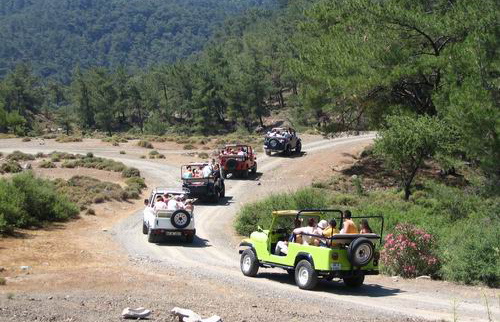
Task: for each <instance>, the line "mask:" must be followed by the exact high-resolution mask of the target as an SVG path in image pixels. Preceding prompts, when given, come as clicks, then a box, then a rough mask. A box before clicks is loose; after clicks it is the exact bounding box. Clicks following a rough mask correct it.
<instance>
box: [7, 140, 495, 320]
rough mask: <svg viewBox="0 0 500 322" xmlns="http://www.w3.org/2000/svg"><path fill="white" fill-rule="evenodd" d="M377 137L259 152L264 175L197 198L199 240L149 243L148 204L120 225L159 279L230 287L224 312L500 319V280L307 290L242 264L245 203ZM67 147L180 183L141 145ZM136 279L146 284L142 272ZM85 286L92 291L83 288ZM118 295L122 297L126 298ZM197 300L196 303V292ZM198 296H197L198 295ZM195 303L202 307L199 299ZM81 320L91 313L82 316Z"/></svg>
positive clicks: (126, 241) (255, 316)
mask: <svg viewBox="0 0 500 322" xmlns="http://www.w3.org/2000/svg"><path fill="white" fill-rule="evenodd" d="M372 139H373V135H371V134H368V135H362V136H356V137H343V138H337V139H334V140H317V141H314V142H311V143H308V144H305V145H304V148H303V149H304V151H306V154H305V155H304V156H303V157H297V158H282V157H275V156H273V157H267V156H260V155H259V159H258V163H259V170H258V172H259V173H261V175H259V176H258V178H257V179H249V180H226V198H225V199H224V201H223V202H221V203H220V204H219V205H217V206H216V205H202V204H198V205H196V208H195V209H196V210H195V213H196V218H195V220H196V229H197V236H196V239H195V242H194V243H193V244H192V245H190V244H184V243H182V242H180V241H178V240H176V239H171V240H168V241H166V242H165V243H162V244H150V243H148V242H147V240H146V237H145V236H144V235H143V234H142V232H141V225H142V212H141V211H139V212H137V213H135V214H133V215H132V216H130V217H127V218H126V219H124V220H122V221H120V222H119V223H118V224H116V225H115V227H114V228H113V229H112V231H111V234H112V235H113V236H114V239H115V240H116V242H117V243H119V244H120V245H121V246H122V247H123V249H124V250H125V251H126V253H127V254H128V255H129V262H130V263H131V265H134V267H135V268H137V269H138V270H140V271H142V272H144V273H145V274H148V276H149V277H148V279H149V280H151V279H153V280H154V278H155V275H158V276H159V275H163V274H168V275H170V276H172V278H173V279H175V280H176V281H181V282H182V283H185V286H184V287H180V289H181V291H180V292H181V294H180V295H181V296H182V292H184V293H189V292H190V290H191V289H192V288H193V284H194V289H196V285H198V286H199V287H203V288H204V289H205V288H206V289H207V290H211V291H212V290H214V292H219V293H220V294H224V295H225V296H224V297H223V299H221V298H219V295H213V298H215V299H218V301H220V306H219V308H218V309H217V308H213V310H215V311H216V312H218V314H219V315H223V313H225V316H226V320H227V321H286V320H296V321H302V320H308V319H309V318H314V317H315V318H316V319H317V320H320V321H330V320H333V319H338V318H344V319H347V320H353V321H358V320H363V321H364V320H366V321H374V320H384V321H392V320H420V319H426V320H454V319H455V318H456V319H458V320H460V321H488V320H492V317H493V320H494V319H498V317H499V316H500V310H499V309H500V308H499V302H498V299H497V296H498V295H497V292H496V290H491V289H485V290H482V289H480V288H476V287H464V286H458V285H454V284H452V283H446V282H436V281H428V280H403V279H396V278H390V277H382V276H375V277H369V278H367V279H366V282H365V283H366V284H365V285H364V286H363V287H362V288H361V289H359V290H355V291H352V290H348V289H346V288H345V287H344V286H343V285H342V283H340V282H326V281H325V282H321V283H320V285H319V287H318V289H317V290H316V291H309V292H308V291H303V290H299V289H298V288H297V287H296V286H295V285H294V281H293V280H292V279H290V278H289V277H288V275H287V274H286V272H284V271H282V270H272V269H265V270H264V269H262V270H261V271H260V274H259V275H258V277H257V278H248V277H244V276H243V275H242V274H241V272H240V270H239V255H238V251H237V249H238V239H239V237H238V236H235V235H234V232H233V229H232V221H233V219H234V215H235V213H236V212H237V211H238V209H239V207H241V205H242V204H244V203H246V202H249V201H252V200H255V199H258V198H261V197H263V196H265V195H267V194H269V193H272V192H286V191H291V190H293V189H296V188H298V187H300V186H303V185H307V184H309V183H310V181H311V178H308V177H307V175H308V174H309V173H315V172H316V171H315V169H314V167H315V166H319V165H320V164H321V162H324V160H325V158H326V159H331V163H336V162H337V163H338V162H341V157H342V155H344V157H345V155H349V153H353V152H355V151H356V150H358V151H359V150H360V147H362V146H365V145H367V144H368V143H370V142H371V141H372ZM18 148H19V147H17V146H8V144H5V143H2V144H1V145H0V151H2V152H10V151H12V150H14V149H18ZM353 149H354V150H353ZM22 150H23V151H24V152H31V153H34V152H38V151H52V150H54V147H53V146H50V147H40V146H33V147H26V148H23V149H22ZM57 150H58V151H67V152H74V153H76V152H78V153H86V152H89V151H92V152H94V154H96V155H98V156H104V157H112V158H113V159H115V160H119V161H122V162H124V163H126V164H127V165H129V166H134V167H137V168H139V169H140V170H141V173H142V174H143V175H144V176H145V177H146V178H147V179H148V182H149V183H150V187H151V186H169V187H170V186H176V185H179V184H180V182H179V170H178V166H177V165H169V164H160V163H156V162H152V161H148V160H141V159H139V158H137V157H135V156H132V155H131V156H129V155H125V156H124V155H119V154H118V152H117V151H118V149H114V148H111V147H100V148H97V149H96V148H95V147H92V146H88V147H85V146H83V147H82V146H79V147H76V146H67V147H65V146H58V147H57ZM170 152H171V153H181V151H170ZM311 168H312V169H311ZM291 174H292V175H291ZM304 174H305V175H304ZM259 183H260V184H259ZM153 272H154V273H153ZM143 279H144V280H146V279H145V278H143ZM135 282H137V283H138V284H139V285H141V283H140V282H138V281H135ZM144 283H146V282H145V281H144ZM142 285H144V288H142V287H141V292H139V290H138V289H137V287H133V286H130V287H129V288H131V289H135V290H136V294H138V295H137V296H139V295H141V296H145V295H144V294H145V293H144V292H146V294H147V289H148V287H150V288H151V294H161V293H162V289H161V288H159V287H158V285H153V284H142ZM191 292H192V291H191ZM37 294H40V293H37ZM190 294H191V293H190ZM198 294H199V300H200V301H204V302H205V301H207V297H209V296H210V294H215V293H209V294H207V293H206V292H204V291H201V290H200V291H199V292H198ZM77 296H83V297H85V296H84V295H82V294H80V293H78V294H77ZM155 296H158V295H155ZM184 296H185V297H186V296H187V295H184ZM190 296H193V295H192V294H191V295H190ZM188 297H189V296H188ZM195 298H196V296H195ZM86 299H87V300H88V298H86ZM486 299H487V300H488V306H487V305H486V302H485V300H486ZM116 301H117V303H120V301H119V300H116ZM191 301H192V300H191ZM208 301H210V300H208ZM187 302H188V303H190V300H188V301H187ZM194 302H195V303H196V300H194ZM12 303H14V302H12ZM12 303H9V302H6V301H4V300H0V318H1V317H2V310H1V308H2V306H4V307H5V308H9V307H10V308H11V309H14V308H16V307H17V306H16V304H12ZM9 304H11V305H10V306H9ZM198 304H199V303H198ZM117 305H118V304H117ZM192 305H194V306H195V307H196V304H192ZM228 306H229V308H228ZM202 308H203V306H200V309H202ZM205 308H206V306H205ZM231 308H232V309H231ZM234 310H237V311H236V312H234ZM208 311H211V310H208ZM221 312H222V313H221ZM79 316H80V315H79ZM101 316H102V315H101ZM104 316H106V315H104ZM93 317H94V318H95V317H96V316H95V315H94V316H93ZM77 320H87V319H83V318H81V316H80V319H77ZM89 320H90V319H89ZM97 320H99V319H97ZM103 320H106V319H103Z"/></svg>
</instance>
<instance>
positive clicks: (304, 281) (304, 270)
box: [295, 259, 318, 290]
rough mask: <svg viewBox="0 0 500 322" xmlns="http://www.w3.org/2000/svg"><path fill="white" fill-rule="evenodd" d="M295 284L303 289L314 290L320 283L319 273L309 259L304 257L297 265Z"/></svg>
mask: <svg viewBox="0 0 500 322" xmlns="http://www.w3.org/2000/svg"><path fill="white" fill-rule="evenodd" d="M295 284H297V286H298V287H299V288H301V289H303V290H312V289H313V288H314V287H315V286H316V284H318V274H317V273H316V271H315V270H314V268H313V267H312V265H311V263H309V261H307V260H305V259H303V260H301V261H300V262H299V263H298V264H297V266H296V267H295Z"/></svg>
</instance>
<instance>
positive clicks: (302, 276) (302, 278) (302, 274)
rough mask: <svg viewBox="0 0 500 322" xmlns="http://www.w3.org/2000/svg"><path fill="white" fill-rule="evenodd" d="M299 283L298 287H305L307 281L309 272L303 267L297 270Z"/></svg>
mask: <svg viewBox="0 0 500 322" xmlns="http://www.w3.org/2000/svg"><path fill="white" fill-rule="evenodd" d="M298 275H299V283H300V285H306V284H307V281H308V280H309V272H308V271H307V269H306V268H305V267H301V268H300V269H299V274H298Z"/></svg>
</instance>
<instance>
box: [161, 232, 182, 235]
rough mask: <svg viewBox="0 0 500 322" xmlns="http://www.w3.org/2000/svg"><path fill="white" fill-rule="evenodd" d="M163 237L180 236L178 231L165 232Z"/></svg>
mask: <svg viewBox="0 0 500 322" xmlns="http://www.w3.org/2000/svg"><path fill="white" fill-rule="evenodd" d="M165 235H167V236H180V235H181V232H180V231H167V232H165Z"/></svg>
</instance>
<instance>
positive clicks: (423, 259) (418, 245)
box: [380, 224, 439, 277]
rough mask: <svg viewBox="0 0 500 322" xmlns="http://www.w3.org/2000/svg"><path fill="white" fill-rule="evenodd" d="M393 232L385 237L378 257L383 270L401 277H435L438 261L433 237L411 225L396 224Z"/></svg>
mask: <svg viewBox="0 0 500 322" xmlns="http://www.w3.org/2000/svg"><path fill="white" fill-rule="evenodd" d="M394 231H395V233H393V234H388V235H387V236H386V237H385V244H384V247H383V249H382V252H381V256H380V259H381V262H382V264H383V270H384V271H385V272H386V273H389V274H391V275H400V276H402V277H415V276H420V275H431V276H432V275H435V273H436V272H437V271H438V269H439V260H438V258H437V257H436V256H435V255H434V250H435V249H436V242H435V239H434V238H433V236H431V235H430V234H428V233H427V232H425V231H424V230H422V229H419V228H417V227H416V226H414V225H411V224H398V225H396V227H395V230H394Z"/></svg>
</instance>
